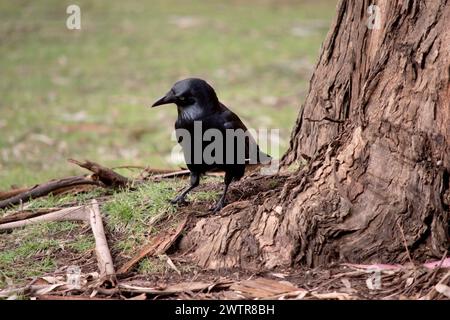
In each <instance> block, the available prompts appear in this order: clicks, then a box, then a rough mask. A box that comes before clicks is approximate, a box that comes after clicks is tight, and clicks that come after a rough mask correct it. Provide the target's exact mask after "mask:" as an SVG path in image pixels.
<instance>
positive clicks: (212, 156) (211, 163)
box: [152, 78, 271, 212]
mask: <svg viewBox="0 0 450 320" xmlns="http://www.w3.org/2000/svg"><path fill="white" fill-rule="evenodd" d="M169 103H174V104H176V105H177V109H178V119H177V121H176V122H175V129H176V136H177V139H178V142H179V143H180V144H181V147H182V149H183V154H184V158H185V161H186V165H187V167H188V169H189V171H190V172H191V174H190V185H189V187H187V188H186V189H185V190H184V191H183V192H181V193H180V194H179V195H178V196H177V197H176V198H174V199H173V200H172V201H171V202H172V203H174V204H175V203H179V202H185V197H186V195H187V194H188V192H189V191H191V190H192V189H194V188H195V187H197V186H198V185H199V180H200V175H201V174H203V173H205V172H207V171H225V180H224V182H225V189H224V192H223V194H222V196H221V198H220V200H219V201H218V202H217V204H216V205H215V207H214V208H213V211H214V212H217V211H219V210H220V209H222V207H223V206H224V205H225V197H226V193H227V190H228V186H229V184H230V183H231V181H233V180H235V181H237V180H239V179H240V178H241V177H242V176H243V175H244V171H245V166H246V164H249V163H253V164H257V163H268V162H270V159H271V158H270V156H269V155H267V154H265V153H263V152H261V151H260V150H259V146H258V145H257V144H256V142H255V140H254V139H253V137H252V136H251V135H250V133H249V132H248V130H247V128H246V127H245V125H244V124H243V123H242V121H241V119H239V117H238V116H237V115H236V114H235V113H233V112H232V111H230V110H229V109H228V108H227V107H226V106H224V105H223V104H222V103H220V101H219V99H218V98H217V95H216V92H215V91H214V89H213V88H212V87H211V86H210V85H209V84H208V83H207V82H206V81H204V80H202V79H198V78H188V79H185V80H181V81H178V82H177V83H175V84H174V85H173V87H172V89H170V91H169V92H168V93H167V94H166V95H165V96H164V97H162V98H160V99H159V100H158V101H156V102H155V103H154V104H153V105H152V107H156V106H160V105H163V104H169Z"/></svg>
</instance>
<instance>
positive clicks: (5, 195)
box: [0, 188, 30, 201]
mask: <svg viewBox="0 0 450 320" xmlns="http://www.w3.org/2000/svg"><path fill="white" fill-rule="evenodd" d="M28 190H30V188H17V189H12V190H8V191H0V201H1V200H5V199H9V198H12V197H14V196H17V195H18V194H21V193H23V192H25V191H28Z"/></svg>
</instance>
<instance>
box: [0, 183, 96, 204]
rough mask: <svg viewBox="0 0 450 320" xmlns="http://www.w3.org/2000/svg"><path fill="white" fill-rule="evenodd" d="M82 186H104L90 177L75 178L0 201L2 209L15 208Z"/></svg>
mask: <svg viewBox="0 0 450 320" xmlns="http://www.w3.org/2000/svg"><path fill="white" fill-rule="evenodd" d="M80 185H98V186H101V185H102V184H101V183H100V182H98V181H94V180H92V179H90V178H88V177H83V176H74V177H68V178H64V179H60V180H51V181H49V182H47V183H43V184H40V185H37V186H35V187H33V188H31V189H28V190H26V191H25V192H22V193H20V194H17V195H15V196H13V197H11V198H8V199H5V200H2V201H0V209H3V208H6V207H10V206H14V205H17V204H20V203H23V202H27V201H30V200H31V199H36V198H40V197H43V196H46V195H48V194H50V193H56V192H57V191H58V190H61V189H64V191H67V188H69V187H75V186H80Z"/></svg>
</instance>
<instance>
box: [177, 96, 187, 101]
mask: <svg viewBox="0 0 450 320" xmlns="http://www.w3.org/2000/svg"><path fill="white" fill-rule="evenodd" d="M178 99H179V100H180V101H184V100H185V99H186V98H185V97H183V96H181V97H179V98H178Z"/></svg>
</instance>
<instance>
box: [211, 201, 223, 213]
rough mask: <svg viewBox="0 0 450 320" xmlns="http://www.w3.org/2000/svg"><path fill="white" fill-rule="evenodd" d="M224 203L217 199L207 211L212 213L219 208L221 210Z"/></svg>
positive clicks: (216, 211)
mask: <svg viewBox="0 0 450 320" xmlns="http://www.w3.org/2000/svg"><path fill="white" fill-rule="evenodd" d="M225 205H226V203H225V201H219V202H217V204H216V205H215V206H214V207H212V208H211V209H209V211H211V212H212V213H218V212H219V211H220V210H222V208H223V207H225Z"/></svg>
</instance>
